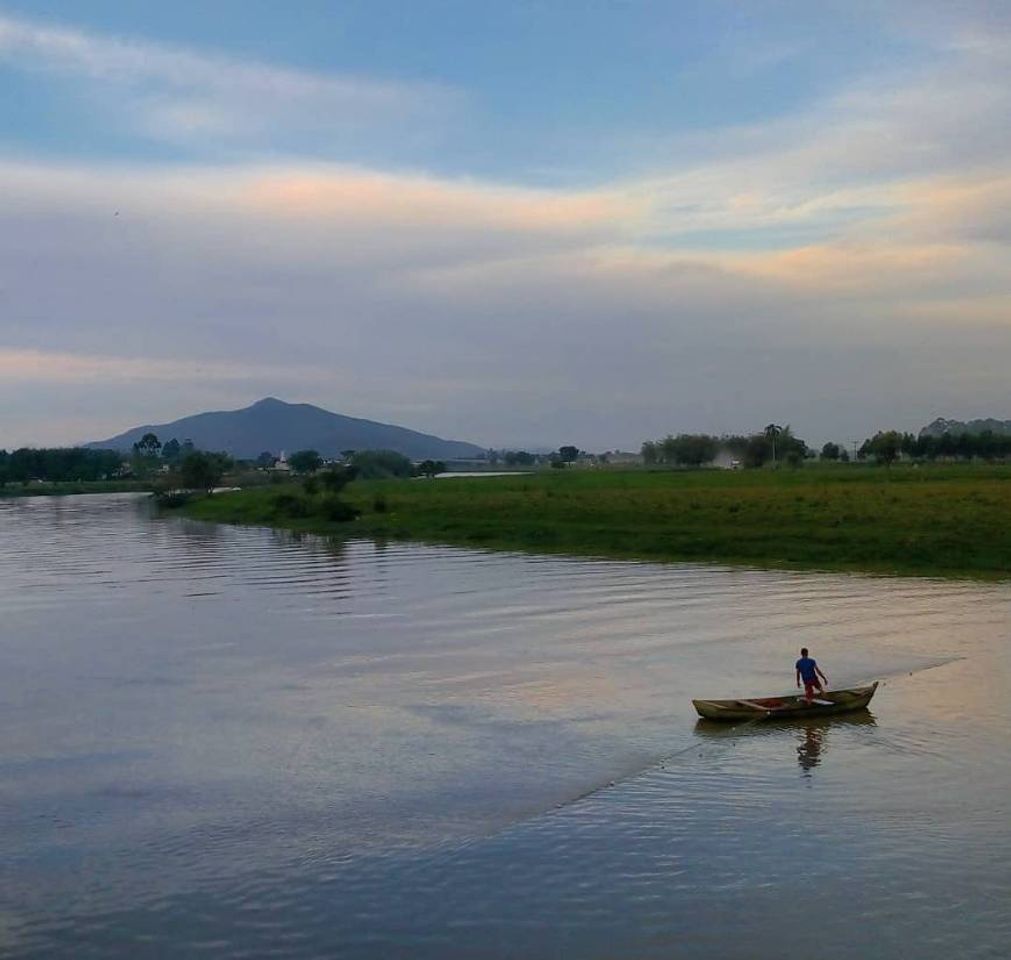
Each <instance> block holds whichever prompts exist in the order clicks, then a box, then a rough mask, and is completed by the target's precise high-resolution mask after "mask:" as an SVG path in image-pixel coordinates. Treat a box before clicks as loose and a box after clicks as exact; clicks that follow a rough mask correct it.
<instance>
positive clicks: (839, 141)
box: [0, 0, 1011, 451]
mask: <svg viewBox="0 0 1011 960" xmlns="http://www.w3.org/2000/svg"><path fill="white" fill-rule="evenodd" d="M1009 81H1011V4H1008V3H1006V2H1004V0H992V2H985V0H960V2H958V3H953V2H941V0H891V2H887V0H886V2H884V3H882V2H880V0H877V2H873V3H872V2H869V0H868V2H865V0H845V2H836V0H819V2H818V3H816V4H812V3H810V2H809V0H803V2H801V0H753V2H740V0H735V2H729V0H728V2H723V0H699V2H687V0H686V2H680V0H666V2H660V0H512V2H507V3H501V2H498V3H491V2H488V3H485V2H474V0H399V2H394V0H346V2H338V0H293V2H291V3H286V4H279V3H276V2H274V0H209V2H208V0H173V2H172V3H165V2H164V0H157V2H152V0H133V2H131V3H129V4H123V3H121V2H120V0H72V2H71V0H32V2H28V0H0V447H6V448H8V449H11V448H14V447H17V446H20V445H55V444H65V443H75V442H80V441H86V440H94V439H100V438H104V437H108V436H111V435H113V434H115V433H119V432H121V431H122V430H125V429H127V428H129V427H132V426H136V425H138V424H142V423H159V422H166V421H170V420H173V419H176V418H178V417H181V416H186V415H189V414H192V413H197V412H201V411H204V410H227V409H237V408H240V407H244V406H246V405H248V404H249V403H251V402H253V401H255V400H257V399H260V398H261V397H264V396H268V395H269V396H277V397H280V398H281V399H284V400H288V401H292V402H306V403H313V404H316V405H318V406H322V407H324V408H326V409H329V410H332V411H335V412H337V413H342V414H346V415H350V416H357V417H365V418H368V419H372V420H380V421H383V422H389V423H396V424H399V425H402V426H406V427H410V428H412V429H416V430H421V431H424V432H426V433H435V434H437V435H440V436H443V437H447V438H452V439H461V440H469V441H472V442H475V443H479V444H482V445H486V446H495V447H535V446H537V447H557V446H559V445H562V444H574V445H576V446H579V447H581V448H583V449H586V450H591V451H602V450H613V449H624V450H629V449H632V450H637V449H638V448H639V446H640V444H641V443H642V442H643V441H644V440H648V439H656V438H659V437H663V436H665V435H666V434H668V433H680V432H688V433H697V432H706V433H714V434H722V433H748V432H751V431H755V430H760V429H761V428H762V427H764V426H765V425H766V424H768V423H772V422H774V423H779V424H789V425H791V427H792V428H793V430H794V433H795V434H797V435H798V436H800V437H802V438H804V439H805V440H807V441H808V443H810V444H812V445H820V444H821V443H823V442H825V441H827V440H835V441H837V442H843V443H846V444H847V445H848V444H849V443H851V442H852V441H853V440H855V439H863V438H864V437H868V436H870V435H872V434H873V433H874V432H876V431H877V430H880V429H891V428H895V429H901V430H911V431H916V430H918V429H919V428H920V427H922V426H924V425H925V424H927V423H928V422H929V421H931V420H933V419H934V418H935V417H938V416H944V417H949V418H956V419H970V418H973V417H980V416H994V417H999V418H1002V419H1005V418H1011V390H1009V377H1008V370H1009V369H1011V82H1009Z"/></svg>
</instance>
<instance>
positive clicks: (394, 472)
mask: <svg viewBox="0 0 1011 960" xmlns="http://www.w3.org/2000/svg"><path fill="white" fill-rule="evenodd" d="M351 466H353V467H356V468H357V470H358V476H360V477H362V478H363V479H365V480H377V479H382V478H383V477H409V476H411V473H412V472H413V468H412V467H411V461H410V460H408V459H407V457H405V456H404V455H403V454H402V453H397V452H396V451H395V450H359V451H358V452H357V453H356V454H355V455H354V456H353V457H352V458H351Z"/></svg>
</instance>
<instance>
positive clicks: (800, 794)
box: [0, 495, 1011, 960]
mask: <svg viewBox="0 0 1011 960" xmlns="http://www.w3.org/2000/svg"><path fill="white" fill-rule="evenodd" d="M0 531H2V533H0V537H2V545H3V549H2V550H0V567H2V570H0V603H2V607H0V609H2V610H3V632H2V641H0V643H2V654H3V670H2V671H0V768H2V778H0V828H2V829H0V871H2V877H0V879H2V884H0V956H3V957H10V958H27V957H33V958H34V957H39V958H42V957H45V958H54V957H55V958H60V957H68V958H70V957H73V958H87V957H115V956H123V957H131V958H133V957H140V958H144V957H168V956H186V957H196V956H209V957H267V956H269V957H293V958H308V957H347V958H364V957H369V958H372V957H384V958H385V957H411V958H429V957H431V958H436V957H438V958H507V957H524V958H561V957H565V958H570V957H587V958H611V957H636V958H654V957H655V958H660V957H665V958H669V957H679V958H681V957H687V958H695V957H699V958H701V957H707V958H708V957H712V956H719V957H720V958H721V960H734V958H740V960H747V958H755V957H760V956H763V955H765V954H768V953H771V952H774V953H775V954H776V955H777V956H778V957H786V958H792V957H797V958H801V957H809V956H812V955H817V956H819V957H821V958H836V957H839V958H841V957H847V958H851V957H853V956H859V957H862V958H877V957H880V958H893V957H904V956H909V957H917V958H922V960H932V958H942V957H943V958H946V960H947V958H950V957H952V956H958V957H963V958H964V957H969V958H977V957H979V958H983V957H994V958H997V957H1005V956H1007V951H1008V947H1007V944H1008V943H1011V906H1009V901H1011V898H1009V890H1011V827H1009V823H1011V809H1009V807H1011V745H1009V739H1008V733H1009V730H1011V643H1009V639H1008V634H1009V627H1011V615H1009V613H1011V611H1009V601H1011V586H1008V585H1005V584H996V585H995V584H982V583H970V582H948V581H931V580H909V579H898V578H896V579H886V578H873V577H861V576H842V575H820V574H809V573H780V572H762V571H751V570H730V569H724V568H720V567H712V566H701V565H670V566H663V565H651V564H643V563H623V562H613V561H593V560H575V559H564V558H557V557H549V558H544V557H531V556H521V555H514V554H504V553H502V554H495V553H484V552H474V551H468V550H463V549H451V548H440V547H427V546H420V545H405V544H389V545H383V544H376V543H372V542H361V541H359V542H350V543H339V542H332V541H327V540H322V539H318V538H313V537H296V536H293V535H290V534H284V533H278V532H274V531H269V530H263V529H241V528H230V527H218V526H212V525H204V524H198V523H194V522H189V521H186V520H181V519H179V518H174V517H159V516H157V515H155V514H154V513H153V512H152V511H151V509H150V505H149V504H148V502H147V501H146V500H145V499H143V498H139V497H137V496H134V495H109V496H91V497H64V498H16V499H0ZM802 645H806V646H808V647H810V648H811V652H812V655H813V656H815V657H816V658H817V659H818V661H819V664H820V665H821V666H822V668H823V669H824V670H825V672H826V673H827V674H828V677H829V681H830V683H831V685H832V686H849V685H853V684H856V683H860V682H864V681H867V680H871V679H878V680H880V681H882V685H881V687H880V688H879V690H878V693H877V696H876V698H875V700H874V702H873V704H872V710H871V711H870V712H869V713H866V714H859V715H853V716H850V717H839V718H836V719H834V720H822V721H821V722H810V721H809V722H807V723H804V722H793V723H778V724H769V725H762V724H746V725H740V726H736V727H732V728H729V729H723V728H716V729H714V728H712V727H709V726H702V725H699V724H697V723H696V717H695V714H694V711H693V709H692V706H691V702H690V700H691V698H692V697H693V696H696V697H699V696H701V697H705V696H711V697H729V696H734V695H757V694H775V693H781V692H790V691H791V690H792V688H793V662H794V660H795V659H796V657H797V655H798V649H799V647H800V646H802Z"/></svg>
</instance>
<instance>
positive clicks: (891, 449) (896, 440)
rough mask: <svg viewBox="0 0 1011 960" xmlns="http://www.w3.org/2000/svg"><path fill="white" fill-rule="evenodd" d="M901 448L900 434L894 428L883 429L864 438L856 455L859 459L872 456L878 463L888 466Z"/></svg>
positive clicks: (894, 459)
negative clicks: (866, 438) (867, 438)
mask: <svg viewBox="0 0 1011 960" xmlns="http://www.w3.org/2000/svg"><path fill="white" fill-rule="evenodd" d="M901 450H902V436H901V434H899V433H898V432H897V431H895V430H884V431H879V432H878V433H876V434H874V436H873V437H871V438H870V440H865V441H864V442H863V445H862V446H861V447H860V450H859V451H858V453H857V455H858V456H859V457H860V459H861V460H864V459H866V458H867V457H873V458H874V459H875V460H876V461H877V462H878V463H883V464H885V466H889V465H890V464H892V463H894V462H895V461H896V460H897V459H898V456H899V453H900V451H901Z"/></svg>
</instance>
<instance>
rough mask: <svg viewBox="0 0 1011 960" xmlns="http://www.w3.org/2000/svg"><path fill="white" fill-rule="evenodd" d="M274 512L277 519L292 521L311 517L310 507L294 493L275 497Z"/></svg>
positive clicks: (280, 494)
mask: <svg viewBox="0 0 1011 960" xmlns="http://www.w3.org/2000/svg"><path fill="white" fill-rule="evenodd" d="M273 512H274V516H275V517H289V518H292V519H295V518H299V517H307V516H309V505H308V504H307V503H306V502H305V500H303V499H302V498H301V497H299V496H296V495H295V494H293V493H279V494H278V495H277V496H276V497H274V501H273Z"/></svg>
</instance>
